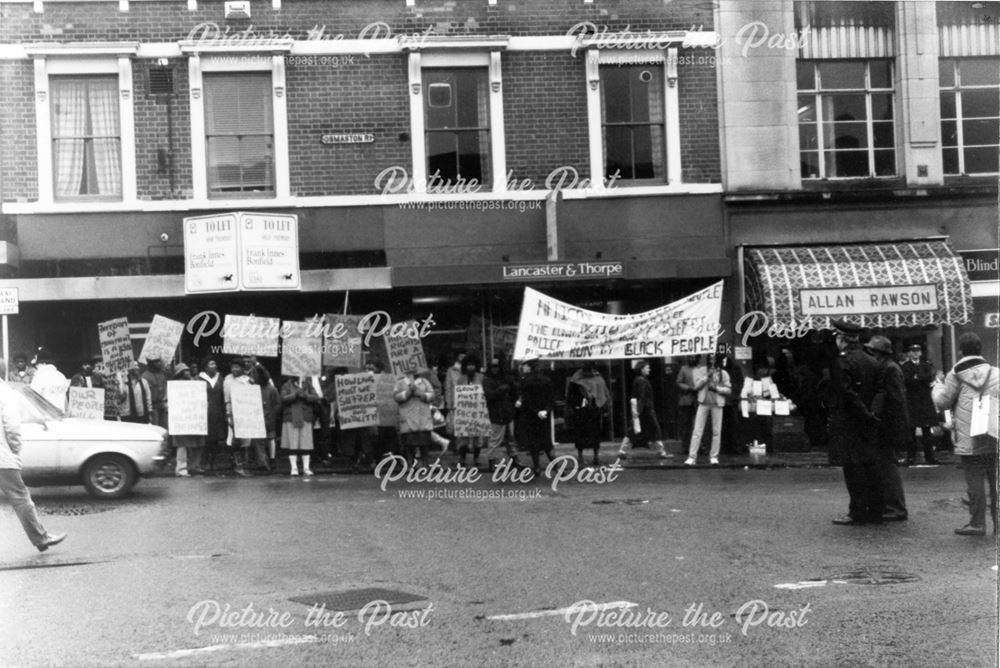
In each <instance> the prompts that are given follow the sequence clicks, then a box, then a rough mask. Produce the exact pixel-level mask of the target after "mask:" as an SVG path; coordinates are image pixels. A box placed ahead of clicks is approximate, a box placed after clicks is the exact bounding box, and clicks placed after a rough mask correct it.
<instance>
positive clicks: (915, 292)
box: [799, 283, 938, 316]
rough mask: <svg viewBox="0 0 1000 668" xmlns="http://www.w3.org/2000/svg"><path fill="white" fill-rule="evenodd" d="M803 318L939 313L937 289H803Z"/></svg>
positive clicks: (800, 298)
mask: <svg viewBox="0 0 1000 668" xmlns="http://www.w3.org/2000/svg"><path fill="white" fill-rule="evenodd" d="M799 304H800V306H801V307H802V315H818V316H841V315H861V314H864V313H909V312H913V311H936V310H937V308H938V300H937V288H936V286H935V285H934V284H932V283H931V284H927V285H883V286H872V287H863V288H803V289H801V290H799Z"/></svg>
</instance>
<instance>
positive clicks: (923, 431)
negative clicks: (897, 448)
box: [906, 425, 940, 463]
mask: <svg viewBox="0 0 1000 668" xmlns="http://www.w3.org/2000/svg"><path fill="white" fill-rule="evenodd" d="M920 440H921V441H922V442H923V446H924V461H925V462H928V463H930V462H933V461H934V446H935V445H936V443H935V441H939V440H940V439H939V437H937V436H934V435H933V434H931V426H930V425H924V426H922V427H920ZM906 458H907V459H908V460H909V461H910V462H914V461H916V459H917V436H916V432H914V433H913V435H912V437H911V438H910V442H909V443H907V444H906Z"/></svg>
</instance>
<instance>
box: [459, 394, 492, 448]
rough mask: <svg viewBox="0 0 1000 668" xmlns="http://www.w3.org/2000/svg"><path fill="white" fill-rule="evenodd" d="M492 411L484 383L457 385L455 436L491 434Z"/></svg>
mask: <svg viewBox="0 0 1000 668" xmlns="http://www.w3.org/2000/svg"><path fill="white" fill-rule="evenodd" d="M489 434H490V413H489V411H488V410H487V409H486V396H485V395H484V394H483V386H482V385H467V384H463V385H456V386H455V436H489Z"/></svg>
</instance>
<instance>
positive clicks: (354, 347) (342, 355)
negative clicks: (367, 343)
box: [323, 313, 363, 369]
mask: <svg viewBox="0 0 1000 668" xmlns="http://www.w3.org/2000/svg"><path fill="white" fill-rule="evenodd" d="M361 317H362V316H360V315H337V314H335V313H328V314H327V316H326V333H327V335H326V337H325V338H324V339H323V365H324V366H346V367H347V368H349V369H357V368H360V367H361V353H362V350H363V348H362V345H361V333H360V332H359V331H358V323H359V322H361Z"/></svg>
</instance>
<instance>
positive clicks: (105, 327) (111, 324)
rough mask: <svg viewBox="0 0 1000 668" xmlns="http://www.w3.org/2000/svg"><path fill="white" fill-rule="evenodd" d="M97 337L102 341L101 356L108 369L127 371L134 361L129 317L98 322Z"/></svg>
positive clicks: (111, 370)
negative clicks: (129, 331)
mask: <svg viewBox="0 0 1000 668" xmlns="http://www.w3.org/2000/svg"><path fill="white" fill-rule="evenodd" d="M97 337H98V339H99V340H100V342H101V356H102V357H103V358H104V365H105V366H106V367H107V369H108V371H110V372H112V373H113V372H116V371H127V370H128V368H129V366H130V365H131V364H132V362H133V361H134V357H133V355H132V339H131V338H130V337H129V333H128V318H115V319H114V320H107V321H105V322H99V323H97Z"/></svg>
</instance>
